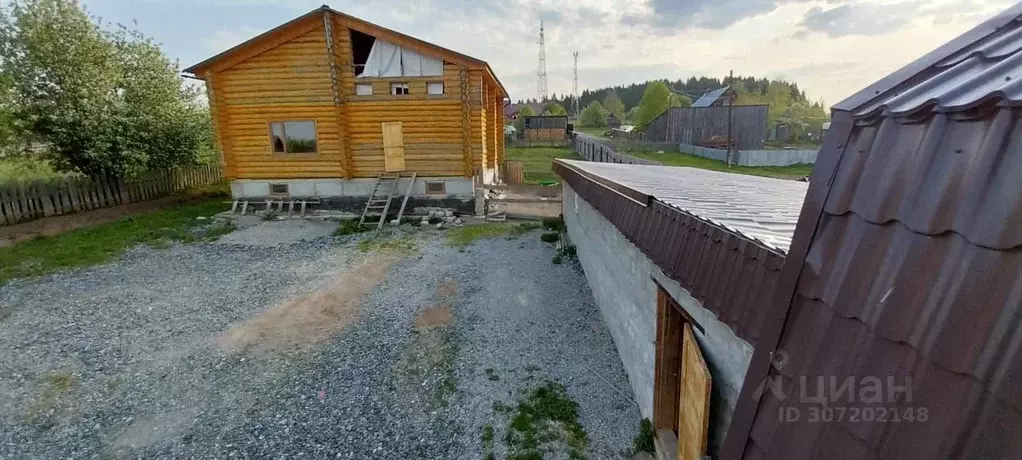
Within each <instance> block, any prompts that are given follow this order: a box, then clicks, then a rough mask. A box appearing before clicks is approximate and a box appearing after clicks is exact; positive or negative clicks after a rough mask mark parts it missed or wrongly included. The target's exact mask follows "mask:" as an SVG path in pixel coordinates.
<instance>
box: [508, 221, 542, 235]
mask: <svg viewBox="0 0 1022 460" xmlns="http://www.w3.org/2000/svg"><path fill="white" fill-rule="evenodd" d="M540 228H542V226H541V225H540V224H537V223H535V222H524V223H521V224H517V225H514V226H512V227H511V236H521V235H524V234H526V233H529V232H531V231H533V230H538V229H540Z"/></svg>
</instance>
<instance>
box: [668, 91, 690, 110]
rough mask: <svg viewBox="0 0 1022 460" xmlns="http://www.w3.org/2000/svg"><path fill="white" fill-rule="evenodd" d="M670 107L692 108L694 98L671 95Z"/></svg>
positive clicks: (677, 94)
mask: <svg viewBox="0 0 1022 460" xmlns="http://www.w3.org/2000/svg"><path fill="white" fill-rule="evenodd" d="M670 106H671V107H672V108H673V107H692V98H690V97H688V96H686V95H684V94H680V93H671V104H670Z"/></svg>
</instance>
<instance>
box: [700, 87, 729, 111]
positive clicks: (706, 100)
mask: <svg viewBox="0 0 1022 460" xmlns="http://www.w3.org/2000/svg"><path fill="white" fill-rule="evenodd" d="M727 89H728V87H727V86H725V87H723V88H720V89H715V90H713V91H710V92H708V93H706V94H704V95H702V96H701V97H699V99H696V101H695V102H693V103H692V107H710V106H712V105H713V103H714V102H717V99H720V97H721V96H723V95H724V92H725V91H727Z"/></svg>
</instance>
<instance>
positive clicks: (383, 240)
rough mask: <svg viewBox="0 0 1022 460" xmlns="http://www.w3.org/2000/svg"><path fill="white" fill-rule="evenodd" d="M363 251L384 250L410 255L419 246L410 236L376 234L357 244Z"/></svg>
mask: <svg viewBox="0 0 1022 460" xmlns="http://www.w3.org/2000/svg"><path fill="white" fill-rule="evenodd" d="M355 247H356V248H357V249H358V250H359V251H362V252H384V253H391V254H401V255H409V254H411V253H413V252H415V250H416V249H418V248H419V244H418V242H417V241H416V240H415V239H414V238H412V237H410V236H401V237H394V236H391V235H384V234H376V235H373V236H372V237H370V238H366V239H364V240H362V241H359V242H358V245H356V246H355Z"/></svg>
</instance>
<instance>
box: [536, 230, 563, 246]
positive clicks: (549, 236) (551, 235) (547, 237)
mask: <svg viewBox="0 0 1022 460" xmlns="http://www.w3.org/2000/svg"><path fill="white" fill-rule="evenodd" d="M560 239H561V234H560V233H555V232H547V233H544V234H543V235H542V236H540V237H539V240H540V241H542V242H544V243H556V242H557V241H558V240H560Z"/></svg>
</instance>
